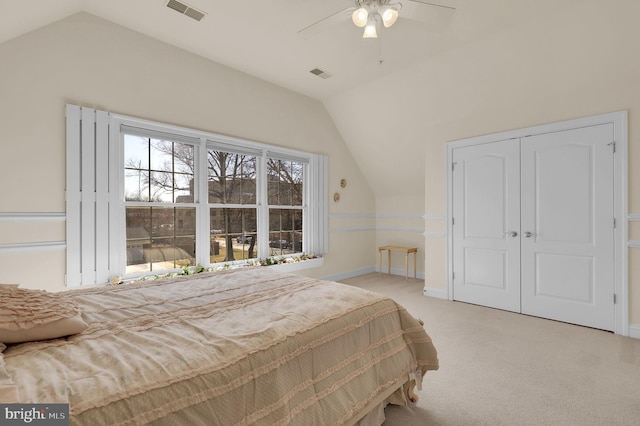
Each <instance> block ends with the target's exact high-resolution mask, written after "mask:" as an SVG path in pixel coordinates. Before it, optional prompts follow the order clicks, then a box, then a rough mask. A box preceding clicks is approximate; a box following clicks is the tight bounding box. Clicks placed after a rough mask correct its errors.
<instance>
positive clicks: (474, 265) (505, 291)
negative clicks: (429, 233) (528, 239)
mask: <svg viewBox="0 0 640 426" xmlns="http://www.w3.org/2000/svg"><path fill="white" fill-rule="evenodd" d="M453 162H454V169H453V182H452V184H453V194H454V197H453V220H454V226H453V246H454V260H453V272H454V277H453V282H454V284H453V293H454V294H453V297H454V299H455V300H460V301H464V302H470V303H476V304H480V305H484V306H491V307H494V308H499V309H505V310H509V311H515V312H519V311H520V235H519V233H520V154H519V146H518V143H517V141H512V140H511V141H502V142H493V143H488V144H483V145H476V146H471V147H463V148H457V149H455V150H454V151H453Z"/></svg>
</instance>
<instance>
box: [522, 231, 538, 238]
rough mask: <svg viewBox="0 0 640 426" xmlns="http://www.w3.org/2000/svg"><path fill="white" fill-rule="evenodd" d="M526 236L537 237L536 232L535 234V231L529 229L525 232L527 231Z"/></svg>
mask: <svg viewBox="0 0 640 426" xmlns="http://www.w3.org/2000/svg"><path fill="white" fill-rule="evenodd" d="M524 236H525V237H526V238H531V237H535V236H536V234H535V232H529V231H527V232H525V233H524Z"/></svg>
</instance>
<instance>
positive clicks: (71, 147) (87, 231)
mask: <svg viewBox="0 0 640 426" xmlns="http://www.w3.org/2000/svg"><path fill="white" fill-rule="evenodd" d="M66 120H67V189H66V204H67V286H69V287H75V286H79V285H87V284H97V283H105V282H107V281H108V280H109V275H110V271H109V267H110V261H109V260H110V253H109V244H110V241H109V238H110V232H109V205H110V193H109V173H110V170H109V153H110V151H109V114H108V113H107V112H104V111H96V110H94V109H91V108H82V107H79V106H76V105H67V111H66Z"/></svg>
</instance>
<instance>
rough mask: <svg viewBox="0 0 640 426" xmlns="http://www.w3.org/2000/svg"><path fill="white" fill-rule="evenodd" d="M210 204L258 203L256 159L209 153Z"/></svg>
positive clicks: (230, 154)
mask: <svg viewBox="0 0 640 426" xmlns="http://www.w3.org/2000/svg"><path fill="white" fill-rule="evenodd" d="M207 161H208V182H209V202H210V203H220V204H231V203H233V204H255V203H256V157H255V156H252V155H243V154H234V153H230V152H224V151H215V150H211V149H210V150H208V151H207Z"/></svg>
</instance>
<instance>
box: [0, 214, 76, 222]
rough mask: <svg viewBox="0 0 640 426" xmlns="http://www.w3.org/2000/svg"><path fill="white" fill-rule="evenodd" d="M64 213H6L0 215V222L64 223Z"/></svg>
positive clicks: (65, 216) (65, 217)
mask: <svg viewBox="0 0 640 426" xmlns="http://www.w3.org/2000/svg"><path fill="white" fill-rule="evenodd" d="M66 220H67V215H66V213H42V212H8V213H0V222H64V221H66Z"/></svg>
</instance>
